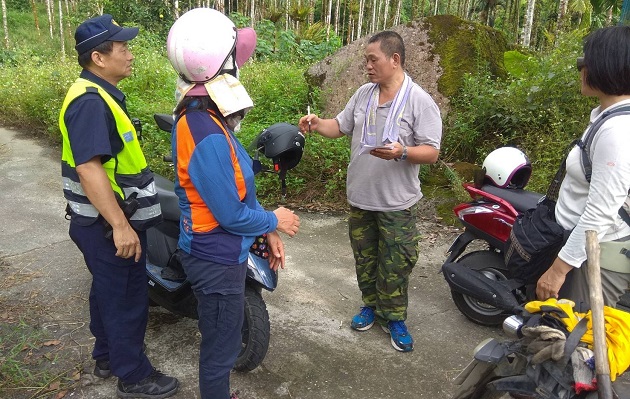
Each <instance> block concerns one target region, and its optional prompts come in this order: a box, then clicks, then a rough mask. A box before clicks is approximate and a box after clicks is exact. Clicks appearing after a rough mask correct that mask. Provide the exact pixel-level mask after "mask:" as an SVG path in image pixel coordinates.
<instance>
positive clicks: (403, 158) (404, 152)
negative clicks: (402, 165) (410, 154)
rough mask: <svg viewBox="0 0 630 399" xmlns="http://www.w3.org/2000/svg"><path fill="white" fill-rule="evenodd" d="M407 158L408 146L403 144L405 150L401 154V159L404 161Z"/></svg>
mask: <svg viewBox="0 0 630 399" xmlns="http://www.w3.org/2000/svg"><path fill="white" fill-rule="evenodd" d="M405 159H407V146H406V145H404V144H403V152H402V155H401V156H400V160H401V161H404V160H405Z"/></svg>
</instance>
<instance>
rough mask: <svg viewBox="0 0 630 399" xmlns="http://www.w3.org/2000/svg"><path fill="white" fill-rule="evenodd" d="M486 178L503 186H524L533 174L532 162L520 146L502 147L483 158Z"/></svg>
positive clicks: (496, 184) (494, 183)
mask: <svg viewBox="0 0 630 399" xmlns="http://www.w3.org/2000/svg"><path fill="white" fill-rule="evenodd" d="M482 167H483V169H484V170H485V172H486V179H487V180H489V181H490V183H492V184H493V185H495V186H497V187H501V188H506V187H511V188H523V187H525V185H527V182H528V181H529V178H530V176H531V175H532V164H531V163H530V162H529V158H527V155H525V153H523V152H522V151H521V150H519V149H518V148H514V147H501V148H497V149H496V150H494V151H492V152H491V153H490V154H488V156H487V157H486V159H484V160H483V165H482Z"/></svg>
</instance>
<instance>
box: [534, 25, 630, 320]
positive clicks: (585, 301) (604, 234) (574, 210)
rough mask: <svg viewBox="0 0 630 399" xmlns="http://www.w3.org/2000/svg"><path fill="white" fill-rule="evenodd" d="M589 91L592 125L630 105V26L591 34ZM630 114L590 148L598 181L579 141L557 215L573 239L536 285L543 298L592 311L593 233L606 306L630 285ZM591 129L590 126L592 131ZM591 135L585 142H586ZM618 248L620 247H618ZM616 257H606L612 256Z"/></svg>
mask: <svg viewBox="0 0 630 399" xmlns="http://www.w3.org/2000/svg"><path fill="white" fill-rule="evenodd" d="M578 70H579V72H580V77H581V92H582V95H585V96H592V97H597V98H598V99H599V106H598V107H597V108H595V109H593V111H592V112H591V117H590V123H589V127H590V126H591V125H592V124H593V123H594V122H596V121H598V120H599V119H600V118H601V117H602V114H603V113H604V112H606V111H610V110H614V109H617V108H619V107H623V106H628V105H630V27H629V26H615V27H608V28H603V29H599V30H597V31H595V32H593V33H591V34H590V35H588V36H587V37H586V38H585V39H584V57H580V58H578ZM628 126H630V115H627V114H620V115H617V116H614V117H611V118H610V119H607V120H606V122H604V123H603V124H602V125H601V127H600V128H599V130H598V131H597V132H596V134H595V136H594V139H593V142H592V144H591V145H590V147H589V148H588V149H587V150H588V151H589V153H588V154H589V156H590V159H591V161H592V175H591V181H590V183H589V182H588V181H587V179H586V176H585V173H584V168H583V165H582V149H581V148H580V147H579V146H577V145H576V146H575V147H574V148H573V149H572V150H571V152H570V153H569V155H568V157H567V172H566V176H565V178H564V180H563V181H562V185H561V187H560V192H559V196H558V202H557V204H556V209H555V215H556V220H557V221H558V223H559V224H560V225H561V226H562V227H564V228H565V229H572V232H571V234H570V236H569V238H568V240H567V242H566V244H565V245H564V246H563V247H562V249H561V250H560V253H559V254H558V256H557V258H556V259H555V261H554V262H553V264H552V265H551V267H550V268H549V269H548V270H547V271H546V272H545V273H544V274H543V275H542V276H541V277H540V279H539V280H538V283H537V286H536V296H537V297H538V299H541V300H545V299H547V298H567V299H571V300H573V301H574V302H575V303H576V308H579V309H580V310H586V309H588V308H589V293H588V283H587V277H586V276H587V273H586V267H587V264H586V235H585V232H586V231H587V230H594V231H595V232H597V237H598V239H599V241H600V243H601V244H600V246H601V252H602V257H601V258H600V260H601V262H600V263H601V268H602V270H601V277H602V291H603V294H604V304H605V305H606V306H611V307H614V306H615V305H616V303H617V302H618V300H619V299H620V297H621V296H622V295H623V294H624V292H625V291H626V290H627V289H628V286H629V282H630V258H627V257H626V256H624V255H623V254H621V253H620V251H621V250H622V249H623V247H624V245H625V244H626V243H627V245H625V246H626V247H627V249H628V250H630V226H629V225H628V224H627V223H626V222H625V221H624V220H623V219H622V217H621V216H620V214H619V209H620V208H621V207H622V206H623V207H624V209H622V212H624V211H626V210H627V206H626V205H625V204H626V201H627V200H628V190H629V189H630V131H629V130H628ZM587 132H588V128H587V130H586V132H585V135H586V133H587ZM584 137H585V136H583V137H582V139H583V140H584ZM613 251H614V252H613ZM605 253H606V254H612V256H606V257H604V254H605Z"/></svg>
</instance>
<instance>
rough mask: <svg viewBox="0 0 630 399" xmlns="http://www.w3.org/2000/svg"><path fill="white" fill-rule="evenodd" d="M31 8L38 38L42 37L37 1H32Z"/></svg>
mask: <svg viewBox="0 0 630 399" xmlns="http://www.w3.org/2000/svg"><path fill="white" fill-rule="evenodd" d="M3 2H4V1H3ZM31 6H32V7H33V19H34V20H35V29H37V36H40V35H41V31H40V30H39V18H38V17H37V5H36V4H35V0H31Z"/></svg>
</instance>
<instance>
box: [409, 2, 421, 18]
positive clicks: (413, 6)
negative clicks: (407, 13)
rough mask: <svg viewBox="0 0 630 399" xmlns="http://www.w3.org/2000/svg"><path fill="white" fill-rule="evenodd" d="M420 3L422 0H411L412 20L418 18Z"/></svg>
mask: <svg viewBox="0 0 630 399" xmlns="http://www.w3.org/2000/svg"><path fill="white" fill-rule="evenodd" d="M419 5H420V1H418V0H416V1H412V2H411V20H412V21H414V20H416V19H418V17H419V15H418V6H419Z"/></svg>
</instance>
